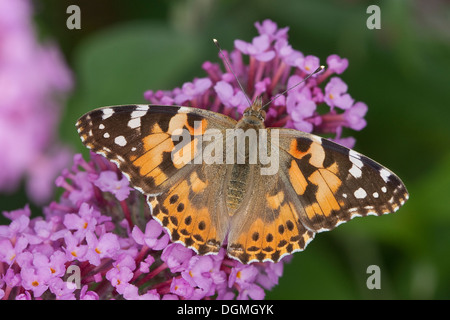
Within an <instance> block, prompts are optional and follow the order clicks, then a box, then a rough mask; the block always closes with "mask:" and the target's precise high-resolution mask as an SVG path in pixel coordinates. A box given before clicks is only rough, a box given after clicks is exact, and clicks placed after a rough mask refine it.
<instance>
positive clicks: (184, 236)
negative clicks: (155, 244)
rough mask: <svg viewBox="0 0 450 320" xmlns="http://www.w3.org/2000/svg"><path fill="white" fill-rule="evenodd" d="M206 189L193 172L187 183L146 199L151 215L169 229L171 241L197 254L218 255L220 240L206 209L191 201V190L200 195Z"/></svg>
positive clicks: (184, 181) (204, 183) (209, 213)
mask: <svg viewBox="0 0 450 320" xmlns="http://www.w3.org/2000/svg"><path fill="white" fill-rule="evenodd" d="M206 186H207V183H206V182H203V181H201V180H200V179H199V178H198V176H197V174H196V173H195V172H193V173H192V174H191V175H190V178H189V180H183V181H181V182H180V183H179V184H177V185H176V186H174V187H172V188H171V189H170V190H169V192H167V193H166V194H164V195H161V196H157V197H153V198H152V199H149V203H150V204H151V206H152V208H153V212H152V215H153V216H154V217H155V218H156V219H157V220H159V221H160V223H161V224H162V225H163V226H164V227H165V228H167V229H168V231H169V234H170V236H171V239H172V241H180V242H182V243H184V244H185V245H186V246H188V247H190V248H192V249H194V250H195V251H196V252H197V253H199V254H207V253H212V252H216V253H217V252H218V251H219V250H220V246H221V240H220V239H218V234H217V230H216V228H215V227H214V224H213V223H212V221H211V217H212V215H211V212H209V210H208V208H207V207H200V208H198V207H195V206H194V205H193V203H192V201H191V200H190V197H189V195H190V192H191V190H192V191H193V192H195V191H194V189H195V190H197V191H198V192H202V191H203V190H204V189H205V188H206Z"/></svg>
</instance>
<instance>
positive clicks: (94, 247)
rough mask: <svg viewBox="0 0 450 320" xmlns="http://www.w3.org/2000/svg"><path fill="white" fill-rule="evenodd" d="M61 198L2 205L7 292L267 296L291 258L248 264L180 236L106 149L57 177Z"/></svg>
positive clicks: (0, 293)
mask: <svg viewBox="0 0 450 320" xmlns="http://www.w3.org/2000/svg"><path fill="white" fill-rule="evenodd" d="M56 184H57V185H58V186H59V187H61V188H63V190H64V193H63V194H62V196H61V198H60V200H59V201H58V202H52V203H51V204H50V205H49V206H48V207H45V208H44V216H43V217H38V218H31V217H30V215H31V212H30V209H29V207H28V206H26V207H25V208H23V209H19V210H15V211H12V212H3V215H4V216H5V217H6V218H8V219H10V220H11V223H10V224H9V225H5V226H0V299H25V300H28V299H89V300H91V299H153V300H154V299H234V298H236V299H263V298H264V296H265V292H264V289H271V288H272V287H273V286H274V285H276V284H277V283H278V279H279V277H280V276H281V275H282V273H283V262H279V263H269V262H265V263H254V264H251V265H243V264H241V263H240V262H238V261H236V260H234V259H230V258H228V257H227V256H226V255H225V248H222V250H221V251H220V252H219V254H217V255H208V256H199V255H197V254H196V253H195V252H194V251H192V250H191V249H188V248H186V247H184V246H182V245H180V244H175V243H171V242H170V239H169V236H168V234H167V233H166V231H165V230H164V229H163V228H162V227H161V225H160V224H159V223H158V222H157V221H156V220H154V219H152V218H151V216H150V210H149V208H148V206H147V204H146V201H145V197H144V196H143V195H142V194H140V193H139V192H137V191H135V190H134V189H131V188H130V187H129V183H128V180H127V179H126V178H125V177H124V176H123V175H122V173H121V172H120V171H119V170H118V168H117V167H116V166H115V165H114V164H112V163H111V162H109V161H107V160H106V159H105V158H103V157H102V156H99V155H95V154H91V161H90V162H87V161H85V160H84V159H83V158H82V157H81V155H76V156H75V157H74V165H73V167H72V168H71V169H70V170H68V169H65V170H64V171H63V173H62V174H61V176H59V177H58V178H57V180H56Z"/></svg>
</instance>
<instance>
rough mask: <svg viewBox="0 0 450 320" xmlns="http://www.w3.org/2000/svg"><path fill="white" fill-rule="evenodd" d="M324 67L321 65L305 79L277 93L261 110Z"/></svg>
mask: <svg viewBox="0 0 450 320" xmlns="http://www.w3.org/2000/svg"><path fill="white" fill-rule="evenodd" d="M323 69H325V66H320V67H318V68H317V69H316V70H314V72H311V73H310V74H308V75H307V76H306V78H305V79H303V80H302V81H300V82H299V83H297V84H295V85H293V86H292V87H290V88H287V89H286V90H285V91H283V92H281V93H279V94H277V95H276V96H275V97H274V98H273V99H272V100H270V101H269V102H267V103H266V104H265V105H264V106H263V107H262V108H261V110H264V109H265V108H266V107H267V106H268V105H269V104H271V103H272V102H273V101H274V100H275V99H277V98H278V97H280V96H282V95H283V94H285V93H286V92H288V91H289V90H292V89H294V88H295V87H297V86H299V85H301V84H302V83H303V82H305V81H306V80H308V79H309V78H310V77H311V76H313V75H315V74H316V73H319V72H321V71H322V70H323Z"/></svg>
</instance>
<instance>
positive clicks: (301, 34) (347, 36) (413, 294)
mask: <svg viewBox="0 0 450 320" xmlns="http://www.w3.org/2000/svg"><path fill="white" fill-rule="evenodd" d="M34 4H35V12H36V22H37V25H38V30H39V34H40V35H41V36H42V38H45V39H48V38H51V39H53V40H54V41H55V42H57V43H58V44H59V46H60V47H61V49H62V51H63V53H64V55H65V57H66V59H67V61H68V63H69V65H70V67H71V68H72V70H73V72H74V74H75V80H76V89H75V91H74V92H73V94H72V95H71V98H70V101H69V103H68V105H67V106H66V110H65V114H64V117H63V121H62V123H61V127H60V132H61V136H62V139H63V140H65V141H66V142H67V143H69V144H71V145H72V146H73V147H74V149H76V151H78V152H83V153H85V154H86V150H85V148H84V147H83V146H82V144H81V142H80V141H79V138H78V136H77V133H76V130H75V127H74V124H75V122H76V120H77V118H78V117H79V116H81V115H82V114H84V113H85V112H87V111H89V110H91V109H94V108H97V107H101V106H106V105H116V104H124V103H125V104H127V103H145V100H144V98H143V92H144V91H145V90H148V89H152V90H158V89H173V88H174V87H179V86H181V85H182V84H183V83H184V82H186V81H191V80H192V79H193V78H194V77H204V76H205V73H204V71H203V70H202V69H201V64H202V62H204V61H205V60H209V61H213V62H218V61H219V59H218V55H217V49H216V48H215V47H214V45H213V43H212V41H211V39H212V38H217V39H219V41H220V43H221V46H222V47H223V48H224V49H227V50H231V49H232V48H233V41H234V39H242V40H245V41H251V39H252V38H253V37H254V36H256V35H257V31H256V29H255V28H254V23H255V22H256V21H260V22H261V21H263V20H264V19H267V18H269V19H272V20H273V21H275V22H276V23H277V24H278V26H279V27H285V26H289V28H290V30H289V42H290V43H291V44H292V46H293V48H295V49H297V50H300V51H302V52H303V53H304V54H312V55H316V56H318V57H319V58H321V61H323V62H325V59H326V57H327V56H328V55H330V54H338V55H339V56H341V57H346V58H348V60H349V62H350V64H349V68H348V69H347V70H346V71H345V72H344V73H343V74H342V75H341V77H342V79H343V80H344V81H345V82H346V83H347V84H348V86H349V90H348V91H349V93H350V94H351V95H352V97H353V98H355V99H356V100H357V101H364V102H365V103H367V105H368V106H369V111H368V114H367V115H366V120H367V122H368V125H367V127H366V128H365V129H363V130H362V131H361V132H354V133H353V132H352V135H353V136H354V137H356V139H357V143H356V147H355V149H356V150H357V151H359V152H362V153H364V154H366V155H368V156H369V157H371V158H373V159H375V160H377V161H378V162H380V163H382V164H384V165H386V166H387V167H388V168H390V169H391V170H393V171H394V172H395V173H397V174H398V175H399V176H400V177H401V178H402V180H403V181H404V183H405V184H406V186H407V188H408V190H409V192H410V200H409V201H408V202H407V203H406V205H405V206H404V207H403V208H402V209H401V210H400V211H399V212H397V213H395V214H391V215H387V216H383V217H368V218H364V219H355V220H352V221H350V222H349V223H347V224H344V225H342V226H340V227H339V228H337V229H335V230H334V231H332V232H327V233H322V234H319V235H317V236H316V239H315V240H314V241H313V242H312V243H311V244H310V245H309V246H308V248H307V250H306V251H304V252H302V253H296V254H295V255H294V257H293V259H292V261H291V262H290V263H289V264H286V266H285V270H284V275H283V277H282V278H281V280H280V283H279V285H278V286H277V287H275V288H274V289H273V290H271V291H269V292H267V296H266V297H267V299H448V298H450V250H449V249H450V200H449V199H450V195H449V192H450V148H449V146H450V123H449V121H450V103H449V101H450V90H449V89H450V6H449V4H448V2H447V1H444V0H442V1H438V0H434V1H425V0H424V1H417V0H416V1H412V0H383V1H373V2H371V1H357V0H345V1H344V0H326V1H314V0H302V1H299V0H279V1H269V0H251V1H237V0H233V1H210V0H192V1H123V0H109V1H106V0H95V1H92V0H83V1H75V0H73V1H66V0H42V1H34ZM71 4H77V5H78V6H79V7H80V9H81V30H68V29H67V28H66V19H67V18H68V16H69V14H67V13H66V9H67V7H68V6H69V5H71ZM370 4H377V5H378V6H379V7H380V9H381V29H380V30H369V29H368V28H367V27H366V20H367V19H368V18H369V16H370V15H369V14H367V13H366V9H367V7H368V6H369V5H370ZM27 202H28V201H27V199H26V198H25V196H24V192H23V191H19V192H17V193H16V194H14V195H8V196H5V195H2V196H1V197H0V208H1V210H12V209H16V208H19V207H23V206H24V205H25V203H27ZM33 210H35V212H39V208H33ZM370 265H377V266H379V267H380V270H381V289H379V290H377V289H374V290H369V289H368V288H367V286H366V280H367V278H368V277H369V274H368V273H367V268H368V267H369V266H370Z"/></svg>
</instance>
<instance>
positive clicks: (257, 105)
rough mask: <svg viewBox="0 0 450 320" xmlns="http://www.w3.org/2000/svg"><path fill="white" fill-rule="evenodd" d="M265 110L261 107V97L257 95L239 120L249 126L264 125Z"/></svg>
mask: <svg viewBox="0 0 450 320" xmlns="http://www.w3.org/2000/svg"><path fill="white" fill-rule="evenodd" d="M265 119H266V111H265V110H263V109H262V97H257V98H256V99H255V101H253V103H252V105H251V106H250V107H248V108H247V109H245V110H244V115H243V117H242V119H241V121H240V122H242V123H243V124H246V125H247V126H251V127H264V120H265Z"/></svg>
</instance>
